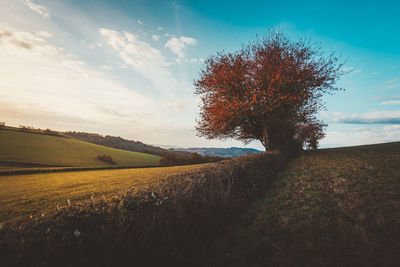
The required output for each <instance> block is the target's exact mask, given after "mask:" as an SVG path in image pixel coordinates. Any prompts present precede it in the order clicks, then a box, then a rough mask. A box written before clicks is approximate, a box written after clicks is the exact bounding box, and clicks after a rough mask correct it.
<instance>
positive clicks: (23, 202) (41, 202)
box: [0, 164, 206, 222]
mask: <svg viewBox="0 0 400 267" xmlns="http://www.w3.org/2000/svg"><path fill="white" fill-rule="evenodd" d="M205 165H206V164H202V165H192V166H177V167H159V168H144V169H140V168H139V169H123V170H100V171H85V172H66V173H47V174H30V175H15V176H2V177H0V222H2V221H10V220H16V219H19V218H21V216H22V217H23V216H29V215H32V214H33V215H34V214H37V213H38V212H45V211H46V210H55V207H56V205H57V204H59V205H61V206H62V205H66V204H67V199H70V200H71V201H77V200H84V199H90V197H91V196H92V194H93V195H94V196H95V197H97V196H99V195H104V196H107V195H109V194H114V193H121V192H123V191H124V190H127V189H129V188H132V187H135V188H137V189H144V188H143V187H144V186H146V185H148V184H149V183H152V182H159V181H160V179H163V178H165V177H167V176H168V175H173V174H177V173H181V172H187V171H189V170H195V169H197V168H201V167H203V166H205Z"/></svg>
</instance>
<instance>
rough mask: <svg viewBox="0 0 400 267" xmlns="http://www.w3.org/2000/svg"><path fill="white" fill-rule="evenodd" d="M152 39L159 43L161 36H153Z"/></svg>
mask: <svg viewBox="0 0 400 267" xmlns="http://www.w3.org/2000/svg"><path fill="white" fill-rule="evenodd" d="M151 38H153V40H155V41H158V40H159V39H160V35H157V34H153V35H152V36H151Z"/></svg>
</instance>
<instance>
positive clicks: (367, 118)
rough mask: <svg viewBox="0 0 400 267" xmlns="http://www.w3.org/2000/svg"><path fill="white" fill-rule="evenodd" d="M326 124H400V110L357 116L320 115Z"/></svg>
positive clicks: (327, 113)
mask: <svg viewBox="0 0 400 267" xmlns="http://www.w3.org/2000/svg"><path fill="white" fill-rule="evenodd" d="M321 117H323V118H324V119H325V120H327V121H328V122H333V123H345V124H400V110H397V111H396V110H395V111H393V110H392V111H373V112H366V113H359V114H350V115H347V114H342V113H339V112H333V113H331V112H325V113H321Z"/></svg>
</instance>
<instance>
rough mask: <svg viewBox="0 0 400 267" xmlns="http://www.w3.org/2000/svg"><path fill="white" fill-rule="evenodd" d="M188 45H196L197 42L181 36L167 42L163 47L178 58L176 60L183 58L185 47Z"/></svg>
mask: <svg viewBox="0 0 400 267" xmlns="http://www.w3.org/2000/svg"><path fill="white" fill-rule="evenodd" d="M188 45H190V46H195V45H197V40H196V39H193V38H190V37H186V36H181V37H179V38H176V37H172V38H171V39H169V40H168V41H167V43H166V44H165V47H166V48H169V49H170V50H171V51H172V52H173V53H174V54H176V55H177V56H178V58H180V59H182V58H184V57H185V55H184V50H185V47H186V46H188Z"/></svg>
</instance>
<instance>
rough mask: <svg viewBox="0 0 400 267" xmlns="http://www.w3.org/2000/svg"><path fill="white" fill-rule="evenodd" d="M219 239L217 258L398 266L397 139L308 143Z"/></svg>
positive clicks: (223, 261)
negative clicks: (310, 147)
mask: <svg viewBox="0 0 400 267" xmlns="http://www.w3.org/2000/svg"><path fill="white" fill-rule="evenodd" d="M279 176H280V178H279V179H277V180H276V181H275V182H274V184H273V187H272V189H271V190H269V191H267V192H266V193H265V196H264V198H262V199H260V200H258V201H256V202H255V203H254V204H253V206H252V208H251V209H249V210H248V211H247V212H246V213H245V214H243V215H242V216H241V218H240V220H238V221H237V222H236V225H233V226H232V228H231V229H230V231H228V233H227V234H226V235H224V236H223V237H221V238H219V239H218V240H217V241H216V242H215V246H214V249H213V251H212V254H214V257H213V260H211V261H210V263H209V264H210V265H214V266H399V264H400V254H399V251H400V142H398V143H388V144H382V145H372V146H360V147H349V148H340V149H324V150H320V151H310V152H307V153H305V154H304V155H303V156H301V157H299V158H297V159H296V160H294V161H293V162H291V163H290V164H289V166H287V168H286V169H285V171H284V172H282V173H280V175H279Z"/></svg>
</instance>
